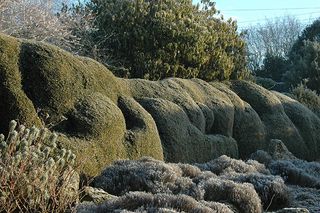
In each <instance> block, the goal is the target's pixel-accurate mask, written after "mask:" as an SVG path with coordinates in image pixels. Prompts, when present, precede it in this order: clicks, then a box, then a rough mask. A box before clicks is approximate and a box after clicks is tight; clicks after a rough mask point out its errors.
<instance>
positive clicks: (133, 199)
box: [78, 192, 232, 213]
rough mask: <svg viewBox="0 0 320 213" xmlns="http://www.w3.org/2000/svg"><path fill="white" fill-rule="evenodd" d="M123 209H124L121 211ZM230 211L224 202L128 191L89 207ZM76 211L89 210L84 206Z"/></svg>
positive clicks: (206, 212) (207, 212)
mask: <svg viewBox="0 0 320 213" xmlns="http://www.w3.org/2000/svg"><path fill="white" fill-rule="evenodd" d="M123 210H125V211H123ZM214 210H215V211H217V212H219V213H231V212H232V211H231V210H230V209H229V208H228V207H227V206H226V205H224V204H220V203H214V202H201V201H196V200H195V199H193V198H192V197H189V196H186V195H176V196H174V195H169V194H151V193H145V192H130V193H128V194H126V195H124V196H121V197H119V198H116V199H113V200H109V201H107V202H105V203H104V204H102V205H99V206H96V207H91V208H90V211H92V212H128V211H130V212H157V213H159V212H166V213H167V212H190V213H192V212H194V213H196V212H201V213H210V212H214ZM78 212H80V213H84V212H89V211H88V210H86V209H85V208H83V209H80V210H79V211H78Z"/></svg>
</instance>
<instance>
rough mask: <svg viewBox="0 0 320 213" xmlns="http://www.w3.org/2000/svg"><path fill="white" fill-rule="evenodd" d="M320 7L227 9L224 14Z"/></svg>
mask: <svg viewBox="0 0 320 213" xmlns="http://www.w3.org/2000/svg"><path fill="white" fill-rule="evenodd" d="M315 9H320V7H291V8H251V9H249V8H243V9H229V10H228V9H227V10H222V12H235V11H237V12H255V11H281V10H315Z"/></svg>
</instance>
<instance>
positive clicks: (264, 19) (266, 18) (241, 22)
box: [237, 11, 320, 24]
mask: <svg viewBox="0 0 320 213" xmlns="http://www.w3.org/2000/svg"><path fill="white" fill-rule="evenodd" d="M319 13H320V11H317V12H312V13H299V14H294V15H292V14H289V15H287V16H293V17H299V16H306V15H313V14H319ZM285 16H286V15H282V16H274V17H265V18H261V19H251V20H244V21H238V22H237V23H238V24H244V23H254V22H260V21H266V20H274V19H277V18H283V17H285Z"/></svg>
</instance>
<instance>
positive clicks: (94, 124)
mask: <svg viewBox="0 0 320 213" xmlns="http://www.w3.org/2000/svg"><path fill="white" fill-rule="evenodd" d="M296 115H307V116H308V119H302V118H301V119H296V118H297V116H296ZM0 117H1V119H0V130H1V132H6V131H7V129H6V128H7V123H8V122H9V121H10V120H13V119H16V120H18V121H19V122H21V123H25V124H27V125H31V124H41V123H45V124H47V125H48V126H49V127H50V130H52V131H56V132H57V133H59V134H60V137H59V138H60V139H59V140H60V141H59V142H60V145H61V146H65V147H67V148H71V149H72V150H73V151H74V152H75V154H76V155H77V156H78V162H80V163H81V170H82V171H84V172H85V173H87V174H89V175H95V174H97V173H99V172H100V171H101V169H102V168H103V167H105V166H106V165H108V164H110V163H111V162H112V161H113V160H117V159H124V158H129V159H137V158H140V157H141V156H151V157H153V158H155V159H158V160H163V159H164V160H167V161H171V162H189V163H190V162H194V163H195V162H198V163H199V162H207V161H209V160H211V159H213V158H215V157H219V156H221V155H223V154H226V155H228V156H231V157H235V158H237V157H239V156H240V157H247V156H248V155H249V154H251V153H253V152H255V151H256V150H257V149H264V148H265V147H267V145H268V141H270V139H275V138H278V139H281V140H282V141H283V143H284V144H285V145H286V146H287V147H288V149H289V150H290V151H291V152H292V153H293V154H295V155H296V156H297V157H300V158H304V159H308V160H312V159H316V158H317V157H319V156H320V155H319V154H320V146H319V144H320V137H318V130H319V128H318V126H319V124H320V120H319V118H318V117H317V116H316V115H315V114H314V113H313V112H312V111H310V110H309V109H308V108H306V107H303V106H302V105H301V104H300V103H299V102H297V101H293V100H292V99H290V98H288V97H286V96H283V95H281V94H277V93H273V92H270V91H268V90H266V89H264V88H262V87H260V86H258V85H255V84H254V83H249V82H244V81H233V82H229V83H226V84H223V83H217V82H211V83H207V82H205V81H202V80H199V79H190V80H186V79H179V78H169V79H165V80H162V81H148V80H142V79H130V80H128V79H121V78H116V77H115V76H114V75H113V74H112V73H111V72H110V71H109V70H108V69H107V68H105V67H104V66H103V65H101V64H99V63H98V62H95V61H93V60H91V59H88V58H83V57H77V56H73V55H71V54H69V53H67V52H65V51H63V50H61V49H58V48H56V47H54V46H50V45H47V44H43V43H38V42H32V41H27V40H18V39H15V38H12V37H7V36H4V35H0ZM302 124H303V125H302Z"/></svg>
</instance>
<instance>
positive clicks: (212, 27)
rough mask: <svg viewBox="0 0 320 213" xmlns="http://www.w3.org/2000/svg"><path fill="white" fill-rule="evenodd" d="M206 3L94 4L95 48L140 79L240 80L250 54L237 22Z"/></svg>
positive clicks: (140, 0)
mask: <svg viewBox="0 0 320 213" xmlns="http://www.w3.org/2000/svg"><path fill="white" fill-rule="evenodd" d="M202 3H203V4H202V6H201V7H200V6H199V5H198V6H195V5H193V4H192V1H191V0H92V2H91V4H89V6H90V7H91V9H92V10H93V12H94V14H95V15H96V20H95V25H96V27H97V29H98V30H97V31H96V32H95V35H94V39H95V42H94V43H95V44H96V45H97V46H98V49H103V50H104V51H105V54H109V55H111V56H112V59H113V62H114V63H111V65H113V66H115V67H117V66H123V67H125V68H127V69H128V70H129V72H130V76H131V77H135V78H148V79H152V80H157V79H162V78H166V77H182V78H191V77H199V78H202V79H204V80H207V81H211V80H215V79H219V80H225V79H230V78H240V77H241V76H243V74H244V73H246V72H245V71H246V57H245V55H246V53H245V44H244V41H243V40H242V39H241V37H240V36H239V35H238V33H237V25H236V23H235V22H234V21H232V20H227V21H226V20H224V19H223V17H222V16H221V17H220V16H219V15H218V11H217V10H216V9H215V5H214V3H213V2H211V1H210V0H205V1H202Z"/></svg>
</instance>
